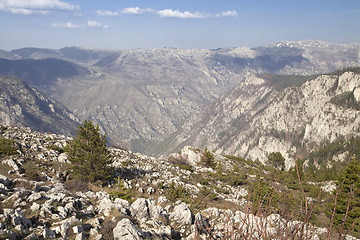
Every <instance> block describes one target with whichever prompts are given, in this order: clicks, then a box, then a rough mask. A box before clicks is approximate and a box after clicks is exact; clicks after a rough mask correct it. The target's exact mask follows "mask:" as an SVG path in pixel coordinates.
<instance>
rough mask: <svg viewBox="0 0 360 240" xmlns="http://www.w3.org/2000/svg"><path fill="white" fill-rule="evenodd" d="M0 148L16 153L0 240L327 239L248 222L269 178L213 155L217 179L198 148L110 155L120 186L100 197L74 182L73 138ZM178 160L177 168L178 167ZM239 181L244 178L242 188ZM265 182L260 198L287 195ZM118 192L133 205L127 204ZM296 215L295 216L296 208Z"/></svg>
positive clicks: (3, 197) (8, 131)
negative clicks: (254, 195)
mask: <svg viewBox="0 0 360 240" xmlns="http://www.w3.org/2000/svg"><path fill="white" fill-rule="evenodd" d="M0 139H8V140H10V141H13V142H12V144H13V146H16V149H17V151H15V152H16V153H12V154H9V155H10V156H6V153H8V152H5V151H1V154H4V153H5V155H1V154H0V160H1V162H0V220H1V221H0V238H9V239H19V238H22V239H54V238H56V239H60V238H61V239H135V240H137V239H189V240H190V239H209V238H215V239H217V238H220V239H235V238H238V237H239V236H242V238H244V239H263V236H265V235H266V236H267V239H273V238H277V237H279V236H285V237H286V236H287V237H297V238H298V237H299V238H300V239H305V238H303V237H304V236H306V237H307V238H308V237H311V239H323V237H326V236H328V232H327V229H326V228H324V227H318V226H314V225H312V224H309V223H308V222H305V223H304V222H302V221H298V219H297V218H296V217H302V215H299V216H295V215H291V213H290V212H287V214H286V216H287V217H286V218H283V217H282V216H281V215H279V214H278V213H271V212H261V211H260V212H259V211H257V213H256V215H254V214H253V211H256V210H254V209H252V208H251V204H252V203H250V202H249V201H248V200H249V199H250V197H251V195H249V193H248V191H250V189H251V187H250V186H251V184H252V186H255V187H256V186H257V184H259V183H265V182H264V181H265V180H261V179H267V178H268V177H270V179H271V176H272V174H273V173H271V171H270V170H269V169H267V170H266V171H265V170H264V169H262V168H261V167H260V166H257V165H254V164H253V163H252V162H251V161H250V162H249V161H244V160H241V159H229V158H225V157H223V156H220V155H215V157H214V161H215V162H216V164H218V166H221V168H219V167H218V170H216V171H214V170H213V169H211V168H206V167H203V166H201V164H200V162H199V160H200V159H201V155H202V151H200V150H198V149H194V148H185V149H183V151H182V152H181V154H179V156H175V155H173V158H172V160H171V159H169V160H164V159H163V160H161V159H155V158H150V157H147V156H144V155H141V154H134V153H131V152H128V151H124V150H120V149H116V148H110V149H109V151H110V153H111V156H112V158H113V160H114V163H113V167H114V168H115V172H116V174H117V175H118V178H115V179H114V181H112V182H111V183H109V186H107V187H103V188H101V187H99V186H95V185H91V184H88V183H85V182H81V181H79V180H75V179H71V170H70V169H71V165H70V163H69V162H68V160H67V155H66V153H63V152H62V149H63V147H64V146H66V144H68V142H69V141H70V140H71V138H68V137H64V136H59V135H55V134H48V133H38V132H34V131H31V130H30V129H29V128H18V127H10V126H3V125H2V126H0ZM1 147H2V146H1ZM1 150H4V149H3V148H1ZM174 158H178V159H177V162H174ZM184 159H186V161H188V163H186V164H190V165H187V169H185V168H184V165H181V164H180V165H179V164H178V163H182V164H184V163H185V162H184ZM189 167H190V168H189ZM220 169H221V170H220ZM273 170H274V169H273ZM241 174H245V175H244V176H245V177H243V176H242V177H240V178H238V175H241ZM253 174H254V175H253ZM278 174H280V172H278ZM281 174H285V172H281ZM255 175H259V176H260V175H261V176H263V177H262V178H261V179H260V178H259V177H256V176H255ZM220 179H222V180H220ZM231 179H233V180H234V181H233V182H231V181H230V180H231ZM240 180H241V181H243V182H241V181H240ZM266 181H268V182H267V184H266V186H267V187H264V186H262V187H261V191H262V192H264V191H268V190H269V189H272V188H273V187H271V186H274V189H279V191H280V192H283V191H285V190H286V191H288V189H287V188H286V187H284V186H283V185H282V183H277V182H271V181H269V180H266ZM247 184H248V185H247ZM304 184H305V183H304ZM319 184H321V185H320V186H322V188H323V189H324V192H326V191H329V190H328V189H333V188H334V185H333V184H331V183H319ZM249 185H250V186H249ZM306 186H307V185H306ZM309 186H310V185H309ZM312 186H314V184H313V185H312ZM329 186H330V187H329ZM307 187H308V186H307ZM252 191H253V190H252ZM330 191H331V190H330ZM124 192H126V193H127V195H126V196H129V194H132V197H131V195H130V197H128V200H125V199H123V198H124V197H125V195H123V194H122V193H124ZM288 197H289V195H287V199H288ZM262 200H263V199H262ZM274 201H275V200H274ZM294 201H299V202H302V201H303V199H297V200H294ZM305 201H306V198H305ZM185 202H188V203H185ZM189 203H190V204H189ZM211 204H213V205H211ZM215 204H216V205H215ZM234 204H235V205H234ZM282 204H284V203H282ZM309 204H310V202H309ZM321 206H323V205H321ZM321 206H320V207H321ZM288 210H289V209H287V211H288ZM280 212H281V211H280ZM297 213H301V211H299V205H296V214H297ZM289 217H290V218H289ZM291 217H293V218H291ZM306 217H307V218H309V215H306ZM305 226H306V227H305ZM304 227H305V228H304ZM304 234H306V235H304ZM287 237H286V238H287ZM286 238H285V239H286ZM307 238H306V239H307ZM351 239H354V238H351Z"/></svg>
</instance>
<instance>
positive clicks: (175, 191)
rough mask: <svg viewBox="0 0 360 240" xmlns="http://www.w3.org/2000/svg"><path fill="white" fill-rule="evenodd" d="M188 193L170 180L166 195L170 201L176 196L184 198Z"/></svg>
mask: <svg viewBox="0 0 360 240" xmlns="http://www.w3.org/2000/svg"><path fill="white" fill-rule="evenodd" d="M187 195H188V193H187V191H186V189H185V188H184V187H183V186H181V185H178V186H176V187H175V183H174V182H172V183H171V184H170V186H169V189H168V194H167V197H168V199H169V200H170V201H175V200H176V199H178V198H185V197H186V196H187Z"/></svg>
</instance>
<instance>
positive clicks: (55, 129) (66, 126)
mask: <svg viewBox="0 0 360 240" xmlns="http://www.w3.org/2000/svg"><path fill="white" fill-rule="evenodd" d="M0 123H2V124H8V125H14V126H24V127H31V128H32V129H34V130H36V131H42V132H52V133H58V134H66V135H74V134H75V131H74V129H75V128H76V127H77V125H78V124H79V122H78V120H77V118H76V117H75V116H74V115H73V114H72V113H70V112H69V111H68V110H67V109H66V108H65V107H64V106H63V105H61V104H60V103H58V102H57V101H55V100H51V99H49V98H47V97H46V96H45V95H44V94H42V93H40V92H39V91H37V90H36V89H34V88H33V87H32V86H30V85H28V84H27V83H25V82H24V81H22V80H20V79H18V78H14V77H7V76H0Z"/></svg>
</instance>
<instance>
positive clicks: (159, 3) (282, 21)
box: [0, 0, 360, 50]
mask: <svg viewBox="0 0 360 240" xmlns="http://www.w3.org/2000/svg"><path fill="white" fill-rule="evenodd" d="M0 31H1V35H0V49H4V50H11V49H16V48H22V47H45V48H62V47H65V46H80V47H91V48H104V49H133V48H162V47H175V48H206V49H214V48H220V47H237V46H239V47H241V46H245V47H256V46H261V45H267V44H272V43H276V42H280V41H300V40H322V41H327V42H332V43H359V42H360V0H302V1H299V0H116V1H115V0H113V1H110V0H102V1H100V0H0Z"/></svg>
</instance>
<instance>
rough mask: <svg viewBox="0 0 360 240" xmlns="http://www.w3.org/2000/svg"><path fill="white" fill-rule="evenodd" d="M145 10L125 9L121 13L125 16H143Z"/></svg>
mask: <svg viewBox="0 0 360 240" xmlns="http://www.w3.org/2000/svg"><path fill="white" fill-rule="evenodd" d="M144 11H145V10H143V9H141V8H139V7H131V8H124V9H122V10H121V13H125V14H137V15H139V14H142V13H143V12H144Z"/></svg>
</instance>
